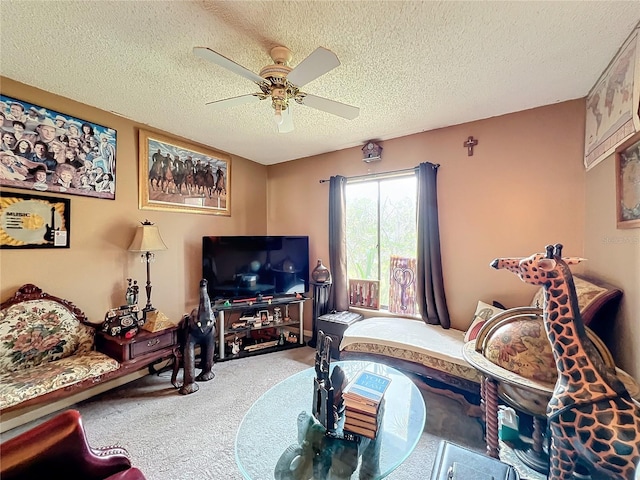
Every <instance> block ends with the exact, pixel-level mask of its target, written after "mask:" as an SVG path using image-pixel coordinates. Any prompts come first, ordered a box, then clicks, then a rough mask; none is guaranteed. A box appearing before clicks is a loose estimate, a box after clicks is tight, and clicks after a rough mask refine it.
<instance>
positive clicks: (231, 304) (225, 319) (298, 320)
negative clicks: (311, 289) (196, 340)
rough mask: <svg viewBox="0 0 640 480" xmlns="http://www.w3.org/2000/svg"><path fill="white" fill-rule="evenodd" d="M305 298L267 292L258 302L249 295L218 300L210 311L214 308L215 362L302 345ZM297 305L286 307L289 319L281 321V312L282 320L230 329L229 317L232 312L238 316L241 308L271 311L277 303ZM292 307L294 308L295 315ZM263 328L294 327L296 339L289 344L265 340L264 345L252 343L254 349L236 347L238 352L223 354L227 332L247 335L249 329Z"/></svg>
mask: <svg viewBox="0 0 640 480" xmlns="http://www.w3.org/2000/svg"><path fill="white" fill-rule="evenodd" d="M306 300H307V297H305V296H304V295H285V296H280V297H273V298H269V295H265V296H263V297H262V300H261V301H257V297H250V298H245V299H241V298H238V299H236V300H232V299H227V300H222V303H218V302H220V301H219V300H218V301H216V303H215V304H214V305H213V308H214V310H217V312H218V315H217V323H216V332H217V334H218V340H217V341H218V347H217V348H216V354H217V355H216V360H217V361H225V360H231V359H235V358H243V357H247V356H252V355H258V354H263V353H271V352H275V351H279V350H286V349H289V348H294V347H302V346H304V345H305V342H304V308H303V307H304V302H305V301H306ZM294 305H297V306H298V308H297V309H295V308H290V309H289V315H291V317H290V319H289V320H285V318H284V314H283V321H282V322H281V323H274V322H271V323H270V324H268V325H265V326H262V325H261V326H259V327H255V326H251V327H249V326H247V327H240V328H233V326H232V324H233V322H231V319H232V318H233V315H237V316H238V317H239V316H241V315H242V312H243V311H246V310H256V311H260V310H267V311H269V312H270V313H271V314H273V308H274V307H278V306H286V307H293V306H294ZM295 310H297V315H296V312H295ZM267 329H276V331H277V330H280V332H281V331H283V330H285V329H286V330H289V329H292V330H295V331H297V336H298V339H297V341H296V343H291V342H288V341H285V342H284V344H282V345H278V344H276V345H271V342H265V344H264V347H261V346H260V344H258V345H257V346H255V345H254V346H252V347H255V348H251V349H246V350H240V351H239V352H238V353H236V354H233V355H229V356H228V355H227V353H226V352H225V347H226V337H229V336H230V335H234V336H238V337H241V338H248V337H250V336H251V335H252V332H256V331H266V330H267Z"/></svg>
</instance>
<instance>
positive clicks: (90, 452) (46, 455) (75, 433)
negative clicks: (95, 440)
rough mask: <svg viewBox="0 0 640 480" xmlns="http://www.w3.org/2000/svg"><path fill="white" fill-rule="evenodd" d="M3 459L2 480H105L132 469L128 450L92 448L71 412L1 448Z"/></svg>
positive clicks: (0, 470) (29, 431)
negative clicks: (40, 479)
mask: <svg viewBox="0 0 640 480" xmlns="http://www.w3.org/2000/svg"><path fill="white" fill-rule="evenodd" d="M0 457H2V462H1V466H0V478H2V480H11V479H27V478H47V479H69V478H82V479H85V480H93V479H105V478H107V477H109V476H111V475H115V474H117V473H118V472H123V471H125V470H128V469H130V468H131V461H130V460H129V457H128V456H127V454H126V450H125V449H123V448H120V447H105V448H92V447H90V446H89V444H88V442H87V438H86V435H85V431H84V427H83V425H82V420H81V418H80V412H78V411H77V410H67V411H65V412H63V413H61V414H59V415H57V416H55V417H53V418H52V419H50V420H48V421H46V422H43V423H42V424H40V425H38V426H36V427H34V428H32V429H31V430H28V431H26V432H24V433H22V434H20V435H18V436H16V437H14V438H12V439H10V440H7V441H6V442H4V443H3V444H2V445H0ZM115 478H129V477H128V476H126V477H124V476H123V477H115ZM132 478H144V477H136V476H132Z"/></svg>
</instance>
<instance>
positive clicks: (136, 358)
mask: <svg viewBox="0 0 640 480" xmlns="http://www.w3.org/2000/svg"><path fill="white" fill-rule="evenodd" d="M178 348H179V345H178V325H174V326H172V327H169V328H167V329H165V330H160V331H159V332H147V331H146V330H140V331H139V332H138V334H137V335H136V336H135V337H133V338H121V337H112V336H111V335H108V334H106V333H104V332H96V349H97V350H98V351H99V352H102V353H104V354H106V355H109V356H110V357H112V358H115V359H116V360H117V361H118V362H120V363H121V365H122V367H121V368H123V369H127V370H136V369H140V368H144V367H147V366H149V367H151V365H153V364H154V363H156V362H159V361H161V360H164V359H167V358H171V357H172V358H173V359H174V361H176V357H177V353H178Z"/></svg>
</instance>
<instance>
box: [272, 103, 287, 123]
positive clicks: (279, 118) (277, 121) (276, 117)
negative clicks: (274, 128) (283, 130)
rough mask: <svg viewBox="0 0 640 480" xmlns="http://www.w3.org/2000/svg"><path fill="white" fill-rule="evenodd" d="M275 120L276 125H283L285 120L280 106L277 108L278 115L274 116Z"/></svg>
mask: <svg viewBox="0 0 640 480" xmlns="http://www.w3.org/2000/svg"><path fill="white" fill-rule="evenodd" d="M273 120H274V121H275V122H276V125H282V122H283V121H284V119H283V118H282V108H281V107H280V106H276V113H275V115H274V116H273Z"/></svg>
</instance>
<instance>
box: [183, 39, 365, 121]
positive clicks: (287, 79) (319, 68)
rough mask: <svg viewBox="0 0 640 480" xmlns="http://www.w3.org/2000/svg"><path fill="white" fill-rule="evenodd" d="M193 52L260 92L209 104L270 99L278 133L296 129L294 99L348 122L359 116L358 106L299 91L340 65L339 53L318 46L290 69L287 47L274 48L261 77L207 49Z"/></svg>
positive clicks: (222, 105) (216, 105)
mask: <svg viewBox="0 0 640 480" xmlns="http://www.w3.org/2000/svg"><path fill="white" fill-rule="evenodd" d="M193 53H194V54H195V55H197V56H198V57H200V58H203V59H205V60H208V61H210V62H213V63H215V64H216V65H220V66H221V67H224V68H226V69H227V70H230V71H232V72H233V73H236V74H238V75H241V76H243V77H245V78H247V79H249V80H251V81H252V82H254V83H255V84H256V85H258V87H260V90H261V91H260V92H257V93H248V94H246V95H240V96H238V97H231V98H227V99H224V100H216V101H213V102H208V103H207V105H212V106H213V107H214V108H217V109H222V108H227V107H232V106H235V105H243V104H245V103H257V102H259V101H260V100H266V99H268V98H270V99H271V106H272V107H273V109H274V110H275V117H274V119H275V122H276V125H277V127H278V132H279V133H288V132H291V131H292V130H293V117H292V112H291V106H292V103H293V102H290V101H291V100H293V101H295V102H296V103H298V104H300V105H306V106H307V107H311V108H315V109H317V110H322V111H323V112H328V113H331V114H333V115H337V116H339V117H342V118H346V119H348V120H353V119H354V118H356V117H357V116H358V115H359V114H360V109H359V108H358V107H353V106H351V105H346V104H344V103H340V102H336V101H335V100H329V99H328V98H323V97H318V96H316V95H311V94H309V93H305V92H302V91H300V88H301V87H303V86H304V85H306V84H307V83H309V82H311V81H313V80H315V79H316V78H318V77H320V76H321V75H324V74H325V73H327V72H329V71H331V70H333V69H334V68H336V67H337V66H338V65H340V61H339V60H338V57H337V56H336V54H335V53H333V52H332V51H330V50H327V49H326V48H323V47H318V48H317V49H316V50H314V51H313V52H312V53H311V54H310V55H309V56H308V57H307V58H305V59H304V60H303V61H302V62H300V63H299V64H298V65H297V66H296V67H294V68H291V67H290V66H289V62H290V61H291V58H292V55H291V51H290V50H289V49H288V48H287V47H273V48H272V49H271V53H270V54H271V58H272V59H273V62H274V63H273V65H267V66H266V67H264V68H263V69H262V70H260V73H259V74H255V73H253V72H252V71H251V70H249V69H247V68H245V67H243V66H242V65H239V64H237V63H236V62H234V61H233V60H229V59H228V58H227V57H225V56H223V55H220V54H219V53H218V52H214V51H213V50H211V49H209V48H207V47H194V49H193Z"/></svg>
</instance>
